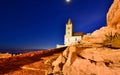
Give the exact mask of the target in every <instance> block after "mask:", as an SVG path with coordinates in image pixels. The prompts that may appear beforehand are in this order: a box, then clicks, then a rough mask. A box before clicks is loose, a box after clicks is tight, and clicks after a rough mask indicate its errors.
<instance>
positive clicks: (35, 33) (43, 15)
mask: <svg viewBox="0 0 120 75" xmlns="http://www.w3.org/2000/svg"><path fill="white" fill-rule="evenodd" d="M112 2H113V0H109V1H108V0H106V1H105V0H92V1H90V0H72V1H71V2H69V3H67V2H65V0H52V1H49V0H44V1H43V0H19V1H16V0H13V1H9V0H4V1H0V9H1V12H0V16H1V17H0V49H2V48H8V49H10V48H16V49H19V48H23V49H24V48H28V49H49V48H55V47H56V44H63V41H64V35H65V26H66V23H67V21H68V19H69V18H71V20H72V23H73V27H74V32H84V33H85V34H86V33H92V32H93V31H94V30H97V29H99V28H101V27H103V26H105V25H106V14H107V12H108V10H109V8H110V6H111V4H112Z"/></svg>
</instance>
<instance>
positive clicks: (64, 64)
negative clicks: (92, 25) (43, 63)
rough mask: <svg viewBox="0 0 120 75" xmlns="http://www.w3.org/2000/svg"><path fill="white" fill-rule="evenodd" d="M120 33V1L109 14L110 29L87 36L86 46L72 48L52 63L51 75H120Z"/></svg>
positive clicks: (84, 44)
mask: <svg viewBox="0 0 120 75" xmlns="http://www.w3.org/2000/svg"><path fill="white" fill-rule="evenodd" d="M119 33H120V0H114V2H113V4H112V6H111V7H110V9H109V12H108V14H107V26H105V27H102V28H100V29H99V30H96V31H94V32H93V33H92V34H90V35H85V36H84V37H83V40H82V44H76V45H71V46H69V47H68V48H67V49H66V50H65V51H64V52H63V53H62V54H61V55H60V56H59V57H58V58H57V59H56V60H55V61H54V62H53V63H52V67H51V68H52V71H51V73H49V74H54V75H120V43H119V42H120V35H119ZM104 43H105V44H107V46H106V45H104ZM116 46H117V47H116Z"/></svg>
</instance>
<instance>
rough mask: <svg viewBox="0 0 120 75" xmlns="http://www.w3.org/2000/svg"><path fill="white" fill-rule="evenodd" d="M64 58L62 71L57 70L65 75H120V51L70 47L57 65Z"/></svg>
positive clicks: (58, 62)
mask: <svg viewBox="0 0 120 75" xmlns="http://www.w3.org/2000/svg"><path fill="white" fill-rule="evenodd" d="M64 57H66V61H65V62H64V64H63V67H62V69H59V70H57V71H58V72H61V71H62V73H63V74H64V75H120V49H117V50H115V49H110V48H104V47H99V48H98V47H93V48H92V47H91V48H81V47H79V46H70V47H69V48H68V49H66V50H65V51H64V52H63V56H59V57H58V58H57V60H56V61H55V62H57V63H55V64H60V63H61V62H62V61H58V60H61V58H64ZM54 69H55V68H54ZM58 75H59V74H58Z"/></svg>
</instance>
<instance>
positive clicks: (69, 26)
mask: <svg viewBox="0 0 120 75" xmlns="http://www.w3.org/2000/svg"><path fill="white" fill-rule="evenodd" d="M72 35H73V25H72V21H71V19H69V20H68V23H67V24H66V37H71V36H72Z"/></svg>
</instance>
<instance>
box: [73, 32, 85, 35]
mask: <svg viewBox="0 0 120 75" xmlns="http://www.w3.org/2000/svg"><path fill="white" fill-rule="evenodd" d="M83 35H84V33H83V32H76V33H73V36H83Z"/></svg>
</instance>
